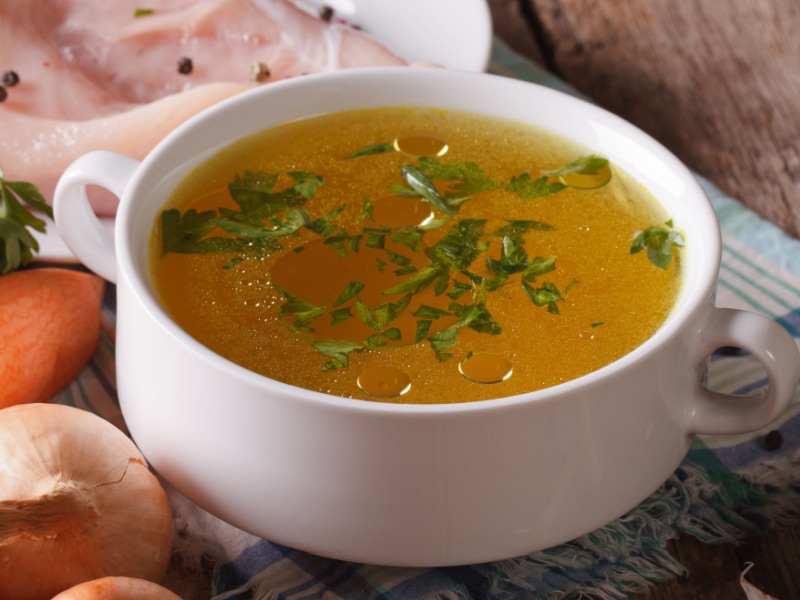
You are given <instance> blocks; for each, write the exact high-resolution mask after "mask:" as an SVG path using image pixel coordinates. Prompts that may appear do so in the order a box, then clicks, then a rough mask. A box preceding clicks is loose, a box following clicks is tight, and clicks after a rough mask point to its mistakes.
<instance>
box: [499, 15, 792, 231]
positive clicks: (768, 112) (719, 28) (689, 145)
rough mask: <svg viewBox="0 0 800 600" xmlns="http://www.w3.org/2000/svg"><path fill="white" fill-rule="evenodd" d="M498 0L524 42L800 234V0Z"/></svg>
mask: <svg viewBox="0 0 800 600" xmlns="http://www.w3.org/2000/svg"><path fill="white" fill-rule="evenodd" d="M491 5H492V8H493V12H494V15H495V17H496V20H495V24H496V27H497V29H496V31H497V32H498V33H499V34H502V35H505V33H506V31H508V32H509V36H510V38H511V39H513V40H516V41H515V42H514V43H513V45H514V46H515V48H516V49H518V50H522V51H523V52H527V53H528V55H529V56H532V57H533V58H534V59H535V60H537V61H540V64H543V65H544V66H546V67H547V68H548V69H549V70H551V71H552V72H554V73H556V74H557V75H559V76H560V77H561V78H562V79H564V80H566V81H567V82H569V83H570V84H572V85H573V86H575V87H576V88H578V89H579V90H580V91H581V92H583V93H585V94H586V95H587V96H589V97H591V98H592V99H593V100H595V101H596V102H598V103H599V104H600V105H602V106H604V107H606V108H608V109H609V110H611V111H612V112H614V113H617V114H619V115H622V116H624V117H625V118H627V119H628V120H629V121H631V122H633V123H635V124H636V125H638V126H639V127H641V128H642V129H644V130H645V131H647V132H648V133H650V134H651V135H653V136H654V137H656V138H657V139H658V140H660V141H661V142H662V143H664V144H665V145H666V146H667V147H668V148H670V150H672V151H673V152H674V153H675V154H677V155H678V156H679V157H680V158H681V159H682V160H683V161H684V162H686V163H687V164H688V165H690V166H691V167H692V168H693V169H695V171H697V172H698V173H700V174H702V175H704V176H706V177H708V178H709V179H711V180H712V181H714V182H715V183H716V184H717V185H719V186H720V187H721V188H722V189H723V190H724V191H726V192H727V193H729V194H730V195H732V196H734V197H736V198H738V199H740V200H741V201H742V202H744V203H745V204H747V205H748V206H750V207H752V208H753V209H754V210H756V211H757V212H758V213H760V214H761V215H762V216H764V217H765V218H767V219H769V220H771V221H773V222H774V223H777V224H778V225H780V226H781V227H782V228H783V229H784V230H786V231H787V232H789V233H790V234H791V235H793V236H794V237H798V236H800V35H799V34H798V32H800V2H798V1H797V0H680V1H679V2H664V1H662V0H636V1H619V0H491ZM514 15H518V16H519V17H520V18H519V19H517V21H516V22H515V20H514ZM520 21H525V23H524V24H523V23H520ZM520 25H522V28H521V27H520ZM524 29H527V32H526V31H524ZM532 44H533V45H534V46H536V50H535V51H532V52H531V51H528V50H527V49H529V48H530V46H531V45H532Z"/></svg>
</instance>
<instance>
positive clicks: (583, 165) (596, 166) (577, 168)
mask: <svg viewBox="0 0 800 600" xmlns="http://www.w3.org/2000/svg"><path fill="white" fill-rule="evenodd" d="M607 166H608V159H607V158H603V157H601V156H596V155H594V154H591V155H589V156H582V157H581V158H578V159H576V160H573V161H572V162H570V163H567V164H566V165H564V166H563V167H559V168H558V169H555V170H553V171H544V173H545V174H546V175H549V176H550V177H560V176H562V175H572V174H579V175H597V174H598V173H599V172H600V170H601V169H605V168H606V167H607Z"/></svg>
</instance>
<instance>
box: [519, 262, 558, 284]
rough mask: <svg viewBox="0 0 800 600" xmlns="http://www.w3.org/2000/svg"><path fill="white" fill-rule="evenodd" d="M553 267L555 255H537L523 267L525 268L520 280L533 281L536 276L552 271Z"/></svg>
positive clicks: (554, 266)
mask: <svg viewBox="0 0 800 600" xmlns="http://www.w3.org/2000/svg"><path fill="white" fill-rule="evenodd" d="M555 268H556V257H555V256H548V257H546V258H543V257H541V256H537V257H536V258H534V259H533V260H532V261H531V262H530V263H529V264H528V266H527V267H525V270H524V271H523V272H522V281H527V282H533V281H535V280H536V278H537V277H540V276H541V275H545V274H547V273H550V272H551V271H554V270H555Z"/></svg>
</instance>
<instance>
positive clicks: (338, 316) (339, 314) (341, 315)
mask: <svg viewBox="0 0 800 600" xmlns="http://www.w3.org/2000/svg"><path fill="white" fill-rule="evenodd" d="M330 315H331V327H333V326H334V325H338V324H339V323H341V322H342V321H346V320H347V319H352V318H353V313H352V311H351V310H350V307H349V306H345V307H344V308H337V309H336V310H332V311H331V312H330Z"/></svg>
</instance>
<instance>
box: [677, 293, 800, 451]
mask: <svg viewBox="0 0 800 600" xmlns="http://www.w3.org/2000/svg"><path fill="white" fill-rule="evenodd" d="M700 335H701V337H702V338H703V340H704V343H703V348H700V351H701V353H702V354H703V360H705V357H707V356H708V355H709V354H710V353H711V352H713V351H714V350H717V349H719V348H722V347H725V346H735V347H738V348H742V349H744V350H746V351H748V352H750V353H751V354H752V355H753V356H754V357H755V358H756V359H757V360H759V361H760V362H761V364H762V366H763V367H764V370H765V371H766V372H767V377H768V379H769V383H768V385H767V388H766V389H765V390H763V391H761V392H759V393H757V394H752V395H748V396H734V395H731V394H724V393H721V392H716V391H712V390H709V389H707V388H705V387H703V386H701V389H700V391H699V394H698V396H697V398H696V399H695V402H694V403H693V404H692V405H691V406H690V407H689V413H690V414H689V415H688V416H689V428H690V430H691V431H693V432H694V433H701V434H719V435H726V434H736V433H745V432H750V431H755V430H756V429H759V428H761V427H764V426H765V425H767V424H769V423H770V422H771V421H772V420H773V419H775V417H777V416H778V415H779V414H780V413H781V412H782V411H783V410H784V409H785V408H786V407H787V405H788V404H789V402H790V401H791V399H792V397H793V396H794V392H795V390H796V388H797V385H798V380H800V352H798V349H797V345H796V344H795V342H794V340H793V339H792V336H791V335H790V334H789V332H788V331H786V330H785V329H784V328H783V327H781V325H779V324H778V323H776V322H775V321H774V320H772V319H770V318H769V317H766V316H764V315H760V314H757V313H754V312H749V311H745V310H736V309H731V308H712V309H711V313H710V317H709V319H708V321H707V323H706V326H705V328H704V329H703V331H701V332H700Z"/></svg>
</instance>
